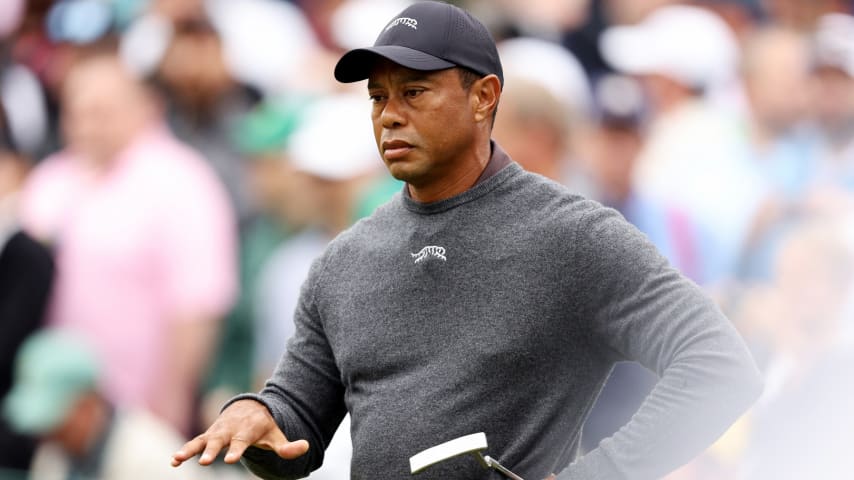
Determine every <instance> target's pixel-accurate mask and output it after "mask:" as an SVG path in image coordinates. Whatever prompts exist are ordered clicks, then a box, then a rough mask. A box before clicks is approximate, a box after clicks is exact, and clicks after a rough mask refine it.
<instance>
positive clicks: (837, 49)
mask: <svg viewBox="0 0 854 480" xmlns="http://www.w3.org/2000/svg"><path fill="white" fill-rule="evenodd" d="M815 55H816V59H815V60H816V63H817V64H818V65H820V66H833V67H836V68H839V69H840V70H843V71H845V72H847V73H848V75H850V76H852V77H854V17H853V16H851V15H846V14H843V13H832V14H829V15H825V16H823V17H821V19H820V20H819V22H818V28H817V29H816V33H815Z"/></svg>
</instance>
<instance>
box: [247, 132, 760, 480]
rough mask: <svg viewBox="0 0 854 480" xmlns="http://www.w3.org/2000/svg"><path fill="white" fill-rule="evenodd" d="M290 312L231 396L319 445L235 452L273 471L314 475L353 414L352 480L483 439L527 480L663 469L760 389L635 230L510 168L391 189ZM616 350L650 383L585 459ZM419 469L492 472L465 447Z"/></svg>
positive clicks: (394, 472) (733, 340)
mask: <svg viewBox="0 0 854 480" xmlns="http://www.w3.org/2000/svg"><path fill="white" fill-rule="evenodd" d="M494 155H505V154H504V153H503V152H502V151H501V150H500V148H496V151H495V153H494ZM295 323H296V334H295V336H294V337H293V338H292V339H291V340H290V342H289V343H288V345H287V352H286V354H285V355H284V356H283V358H282V360H281V362H280V363H279V365H278V367H277V369H276V371H275V372H274V374H273V376H272V378H271V379H270V380H269V381H268V383H267V385H266V387H265V388H264V389H263V390H262V391H261V392H260V394H259V395H244V396H241V397H237V398H254V399H256V400H258V401H261V402H262V403H264V404H265V405H266V406H267V407H268V408H269V409H270V411H271V412H272V414H273V417H274V418H275V419H276V422H277V423H278V425H279V427H280V428H281V429H282V431H283V432H284V433H285V435H286V436H287V437H288V438H289V439H292V440H295V439H301V438H304V439H307V440H308V441H309V443H310V445H311V448H310V450H309V452H308V454H306V455H305V456H304V457H301V458H300V459H298V460H294V461H285V460H281V459H278V457H275V456H274V455H273V454H272V453H271V452H268V451H263V450H260V449H256V448H250V449H249V450H248V451H247V453H246V454H245V455H244V460H243V461H244V463H245V464H246V465H247V466H248V467H249V468H250V469H251V470H252V471H253V472H254V473H256V474H258V475H259V476H261V477H263V478H268V479H279V478H282V479H290V478H301V477H304V476H306V475H308V473H309V472H310V471H311V470H313V469H316V468H318V467H319V466H320V464H321V462H322V460H323V451H324V449H325V448H326V446H327V444H328V443H329V440H330V439H331V437H332V434H333V433H334V432H335V430H336V427H337V425H338V424H339V422H340V421H341V419H342V417H343V416H344V414H345V413H346V412H348V411H349V412H350V414H351V416H352V430H351V435H352V440H353V460H352V478H353V479H365V480H377V479H406V478H413V477H410V474H409V463H408V459H409V457H410V456H412V455H414V454H415V453H417V452H419V451H421V450H423V449H425V448H427V447H430V446H433V445H436V444H438V443H441V442H444V441H447V440H450V439H452V438H455V437H458V436H462V435H466V434H470V433H474V432H480V431H483V432H485V433H486V435H487V438H488V441H489V449H488V451H487V453H488V454H490V455H491V456H493V457H495V458H498V459H499V460H500V461H501V462H502V463H503V464H504V465H505V466H507V467H509V468H510V469H511V470H514V471H515V472H516V473H518V474H520V475H521V476H523V477H524V478H526V479H527V480H532V479H533V480H540V479H542V478H545V477H546V476H547V475H548V474H550V473H552V472H561V473H560V475H559V477H558V478H559V479H560V480H570V479H623V478H625V479H645V478H657V477H658V476H660V475H662V474H664V473H665V472H667V471H669V470H671V469H673V468H675V467H676V466H678V465H680V464H682V463H684V462H686V461H687V460H689V459H690V458H691V457H692V456H694V455H696V454H698V453H699V452H700V451H702V449H703V448H704V447H706V446H707V445H708V444H709V443H710V442H712V441H713V440H714V439H715V438H716V437H717V436H718V435H720V434H721V433H722V432H723V431H724V430H725V429H726V428H727V426H728V425H729V424H730V423H731V422H732V421H734V420H735V419H736V418H737V417H738V416H739V415H740V414H741V413H742V412H743V411H744V410H745V409H746V408H747V407H748V406H749V405H750V404H751V402H752V401H753V400H754V399H755V397H756V396H757V395H758V393H759V390H760V383H759V376H758V375H759V374H758V372H757V370H756V367H755V365H754V363H753V360H752V358H751V356H750V354H749V353H748V351H747V349H746V348H745V345H744V343H743V342H742V340H741V338H740V337H739V335H738V334H737V333H736V331H735V330H734V329H733V327H732V325H731V324H730V323H729V321H728V320H727V319H726V318H725V317H724V316H723V315H722V314H721V313H720V312H719V310H718V309H717V308H716V307H715V305H714V304H713V303H712V301H711V300H709V298H707V297H706V296H705V295H704V294H703V293H702V292H701V291H700V289H699V288H698V287H697V286H695V285H694V284H693V283H691V282H690V281H688V280H686V279H685V278H684V277H682V276H681V275H680V274H679V273H677V272H676V271H675V270H674V269H672V268H671V267H669V266H668V264H667V262H666V261H665V260H664V259H663V258H662V257H661V256H660V255H659V254H658V253H657V251H656V250H655V248H654V247H653V246H652V245H651V244H650V243H649V241H648V240H647V239H646V238H645V237H644V236H643V234H641V233H640V232H638V230H636V229H635V228H634V227H632V226H631V225H630V224H628V223H627V222H626V221H625V220H624V219H623V218H622V217H620V215H619V214H618V213H616V212H615V211H614V210H611V209H607V208H604V207H602V206H601V205H599V204H597V203H595V202H592V201H589V200H585V199H583V198H581V197H579V196H576V195H573V194H571V193H570V192H568V191H567V190H566V189H565V188H564V187H562V186H560V185H558V184H556V183H554V182H551V181H549V180H546V179H544V178H543V177H540V176H537V175H534V174H530V173H527V172H525V171H523V170H522V169H521V168H520V167H519V166H518V165H517V164H515V163H511V164H510V165H509V166H507V167H505V168H504V169H502V170H501V171H499V172H498V173H497V174H495V175H493V176H492V177H490V178H488V179H486V180H485V181H483V182H481V183H479V184H478V185H476V186H475V187H473V188H472V189H470V190H468V191H467V192H465V193H462V194H460V195H458V196H456V197H454V198H451V199H447V200H443V201H440V202H436V203H432V204H421V203H418V202H415V201H413V200H411V199H410V198H408V197H406V196H405V195H398V196H396V197H395V198H394V199H393V200H392V201H391V202H390V203H388V204H386V205H384V206H383V207H381V208H380V209H379V210H378V211H377V212H376V213H375V214H374V215H373V216H371V217H370V218H368V219H365V220H363V221H361V222H359V223H358V224H356V225H355V226H354V227H352V228H351V229H350V230H348V231H346V232H344V233H342V234H341V235H340V236H339V237H338V238H336V239H335V240H334V241H333V242H332V243H331V244H330V246H329V247H328V249H327V250H326V252H325V253H324V254H323V255H322V257H321V258H319V259H318V260H317V261H316V262H315V263H314V265H313V267H312V269H311V273H310V274H309V278H308V279H307V281H306V282H305V284H304V285H303V289H302V293H301V299H300V303H299V306H298V308H297V312H296V315H295ZM625 359H629V360H637V361H638V362H640V363H642V364H643V365H645V366H646V367H648V368H650V369H651V370H653V371H655V372H656V373H657V374H658V375H659V376H660V381H659V382H658V384H657V386H656V387H655V389H654V390H653V392H652V393H651V394H650V396H649V397H648V398H647V400H646V401H645V403H644V404H643V405H642V407H641V408H640V410H639V411H638V413H637V414H636V415H635V416H634V418H633V419H632V420H631V421H630V422H629V423H628V424H627V425H626V426H625V427H624V428H623V429H622V430H620V431H619V432H618V433H617V434H615V435H614V436H613V437H612V438H609V439H606V440H604V441H603V442H602V443H601V444H600V446H599V447H598V448H597V449H595V450H593V451H592V452H589V453H587V454H586V455H583V456H580V457H579V456H578V446H579V437H580V434H581V426H582V423H583V421H584V418H585V416H586V415H587V413H588V411H589V410H590V408H591V406H592V404H593V402H594V401H595V399H596V395H597V394H598V392H599V390H600V388H601V387H602V385H603V383H604V382H605V379H606V377H607V376H608V373H609V371H610V369H611V367H612V366H613V364H614V362H616V361H619V360H625ZM235 400H236V399H235ZM493 475H496V476H493ZM415 478H418V479H419V480H434V479H435V480H439V479H442V480H449V479H466V480H469V479H487V478H498V477H497V474H496V473H494V472H493V473H490V471H488V470H485V469H483V468H481V467H480V466H479V465H478V464H477V462H476V461H475V460H474V459H473V458H472V457H458V458H456V459H452V460H450V461H447V462H444V463H441V464H437V465H435V466H433V467H430V468H428V469H427V470H426V471H424V472H422V473H420V474H418V476H417V477H415Z"/></svg>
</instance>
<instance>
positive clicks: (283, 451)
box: [276, 440, 308, 460]
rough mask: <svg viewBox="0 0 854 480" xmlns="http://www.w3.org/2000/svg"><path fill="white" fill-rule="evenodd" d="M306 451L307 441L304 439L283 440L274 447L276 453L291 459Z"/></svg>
mask: <svg viewBox="0 0 854 480" xmlns="http://www.w3.org/2000/svg"><path fill="white" fill-rule="evenodd" d="M307 451H308V442H307V441H305V440H297V441H295V442H288V441H285V443H284V444H283V445H280V446H278V447H277V448H276V455H278V456H280V457H282V458H284V459H285V460H293V459H295V458H297V457H301V456H303V455H305V453H306V452H307Z"/></svg>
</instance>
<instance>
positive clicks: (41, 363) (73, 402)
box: [2, 329, 211, 480]
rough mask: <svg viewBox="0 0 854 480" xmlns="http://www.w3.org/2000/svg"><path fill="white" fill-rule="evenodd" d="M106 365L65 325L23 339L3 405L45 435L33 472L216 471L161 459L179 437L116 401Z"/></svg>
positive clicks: (52, 475) (111, 475)
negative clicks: (104, 381)
mask: <svg viewBox="0 0 854 480" xmlns="http://www.w3.org/2000/svg"><path fill="white" fill-rule="evenodd" d="M101 371H102V370H101V362H100V359H99V358H98V357H97V356H96V355H95V353H94V351H93V350H92V348H91V347H90V346H89V344H88V343H87V342H85V341H83V340H82V339H81V338H79V337H78V336H75V335H72V334H70V333H69V332H67V331H63V330H57V329H47V330H42V331H39V332H36V333H34V334H33V335H31V336H30V337H29V338H27V340H26V341H25V342H24V344H23V345H22V346H21V349H20V351H19V353H18V355H17V356H16V358H15V383H14V386H13V388H12V390H11V391H10V392H9V394H8V395H7V396H6V397H5V398H4V399H3V402H2V405H3V417H4V419H5V420H6V421H8V422H9V424H10V425H11V426H12V427H13V428H14V429H15V430H16V431H17V432H19V433H23V434H29V435H34V436H37V437H38V438H39V439H40V440H41V441H42V443H41V445H40V447H39V449H38V450H37V453H36V455H35V457H34V459H33V462H32V464H31V465H30V470H29V474H30V477H29V478H34V479H39V480H67V479H72V478H74V479H83V478H85V479H91V480H97V479H104V480H110V479H119V478H121V479H123V480H136V479H138V480H142V479H146V480H147V479H152V478H157V479H173V480H179V479H181V480H184V479H186V480H189V479H193V480H200V479H205V478H210V474H211V472H210V471H200V470H201V469H200V468H198V467H197V468H195V469H188V470H186V471H184V472H182V473H181V474H178V475H176V470H175V469H170V468H168V466H166V465H165V463H164V462H162V461H157V457H159V456H162V455H166V454H168V452H169V451H170V450H171V449H172V448H175V447H176V446H178V445H180V444H181V442H182V439H181V436H180V435H179V434H178V432H176V431H175V430H174V429H172V428H170V427H169V426H168V425H167V424H165V423H164V422H163V421H162V420H160V419H159V418H157V417H155V416H153V415H151V414H150V413H148V412H146V411H144V410H139V409H123V408H115V407H114V406H113V405H112V404H111V402H109V401H108V400H107V399H106V398H105V397H104V396H103V394H102V393H101V392H100V390H99V386H98V383H99V380H100V378H99V376H100V373H101ZM164 450H165V452H164Z"/></svg>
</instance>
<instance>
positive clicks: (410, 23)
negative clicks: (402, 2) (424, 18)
mask: <svg viewBox="0 0 854 480" xmlns="http://www.w3.org/2000/svg"><path fill="white" fill-rule="evenodd" d="M400 24H403V25H406V26H407V27H411V28H412V29H413V30H418V20H416V19H414V18H408V17H399V18H395V19H394V20H392V21H391V23H389V24H388V26H387V27H385V29H386V30H388V29H390V28H391V27H394V26H397V25H400Z"/></svg>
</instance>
